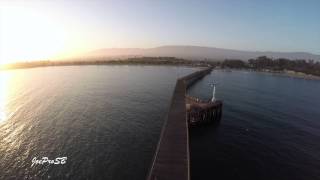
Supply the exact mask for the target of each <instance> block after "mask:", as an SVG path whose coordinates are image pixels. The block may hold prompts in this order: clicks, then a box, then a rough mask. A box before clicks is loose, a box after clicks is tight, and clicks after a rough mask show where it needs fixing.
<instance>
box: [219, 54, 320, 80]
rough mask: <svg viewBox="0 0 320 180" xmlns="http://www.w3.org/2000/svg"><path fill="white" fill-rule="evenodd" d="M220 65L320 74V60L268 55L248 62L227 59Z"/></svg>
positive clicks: (223, 66)
mask: <svg viewBox="0 0 320 180" xmlns="http://www.w3.org/2000/svg"><path fill="white" fill-rule="evenodd" d="M218 65H220V66H221V67H222V68H238V69H241V68H246V69H253V70H264V69H268V70H271V71H284V70H291V71H295V72H302V73H305V74H311V75H317V76H320V62H319V61H317V62H316V61H314V60H304V59H301V60H290V59H285V58H278V59H272V58H269V57H267V56H260V57H257V58H256V59H249V60H248V61H246V62H245V61H242V60H238V59H226V60H224V61H223V62H221V63H220V64H218Z"/></svg>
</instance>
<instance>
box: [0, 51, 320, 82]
mask: <svg viewBox="0 0 320 180" xmlns="http://www.w3.org/2000/svg"><path fill="white" fill-rule="evenodd" d="M218 63H219V62H215V61H212V62H208V61H192V60H185V59H177V58H170V57H148V58H129V59H124V60H92V61H88V60H79V61H33V62H32V61H31V62H19V63H13V64H6V65H0V71H7V70H17V69H30V68H40V67H57V66H99V65H143V66H148V65H150V66H152V65H161V66H184V67H195V68H196V67H215V68H214V69H220V70H245V71H249V72H261V73H267V74H270V75H276V76H283V77H291V78H300V79H306V80H320V76H316V75H312V74H306V73H302V72H297V71H293V70H282V71H275V70H271V69H252V68H222V67H220V66H218V65H217V64H218Z"/></svg>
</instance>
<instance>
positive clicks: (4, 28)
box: [0, 0, 320, 63]
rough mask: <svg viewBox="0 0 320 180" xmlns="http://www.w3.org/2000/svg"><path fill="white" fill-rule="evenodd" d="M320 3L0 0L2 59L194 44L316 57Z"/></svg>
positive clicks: (319, 47) (292, 0) (311, 0)
mask: <svg viewBox="0 0 320 180" xmlns="http://www.w3.org/2000/svg"><path fill="white" fill-rule="evenodd" d="M319 8H320V1H319V0H305V1H303V0H299V1H296V0H281V1H278V0H268V1H265V0H236V1H235V0H211V1H206V0H201V1H187V0H158V1H156V0H137V1H134V0H127V1H125V0H123V1H121V0H112V1H111V0H110V1H98V0H92V1H81V0H80V1H79V0H78V1H72V0H69V1H62V0H61V1H60V0H54V1H45V0H42V1H38V0H29V1H19V0H10V1H9V0H0V63H8V62H13V61H16V60H33V59H34V60H39V59H50V58H53V59H54V58H63V57H68V56H73V55H76V54H79V53H83V52H88V51H91V50H95V49H100V48H152V47H157V46H164V45H195V46H209V47H218V48H228V49H238V50H250V51H286V52H288V51H298V52H310V53H315V54H320V10H319Z"/></svg>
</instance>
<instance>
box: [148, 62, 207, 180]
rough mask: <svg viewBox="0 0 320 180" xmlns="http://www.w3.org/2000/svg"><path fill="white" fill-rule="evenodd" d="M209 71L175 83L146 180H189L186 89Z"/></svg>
mask: <svg viewBox="0 0 320 180" xmlns="http://www.w3.org/2000/svg"><path fill="white" fill-rule="evenodd" d="M210 72H211V68H206V69H204V70H201V71H197V72H195V73H192V74H190V75H188V76H185V77H183V78H180V79H178V80H177V82H176V86H175V89H174V93H173V96H172V99H171V105H170V110H169V113H168V116H167V118H166V120H165V123H164V125H163V127H162V131H161V135H160V139H159V142H158V146H157V149H156V152H155V155H154V158H153V162H152V165H151V168H150V171H149V174H148V176H147V179H148V180H171V179H172V180H189V179H190V158H189V128H188V127H189V122H188V120H187V109H186V90H187V88H188V87H190V86H191V85H192V84H193V83H195V82H196V81H197V80H199V79H201V78H202V77H204V76H205V75H207V74H209V73H210Z"/></svg>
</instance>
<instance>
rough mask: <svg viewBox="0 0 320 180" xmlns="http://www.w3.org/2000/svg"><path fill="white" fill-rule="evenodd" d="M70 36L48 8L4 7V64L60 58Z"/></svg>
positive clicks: (0, 50)
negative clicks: (45, 10) (38, 9)
mask: <svg viewBox="0 0 320 180" xmlns="http://www.w3.org/2000/svg"><path fill="white" fill-rule="evenodd" d="M66 36H67V35H66V31H65V29H64V27H63V26H62V25H61V24H60V23H59V22H58V21H57V20H56V19H54V18H52V17H50V16H48V15H46V14H45V13H44V12H41V13H40V12H39V11H35V10H33V9H30V8H26V7H22V6H20V7H16V6H14V7H9V6H5V7H0V39H1V40H0V64H7V63H12V62H16V61H32V60H44V59H50V58H56V57H58V56H59V54H61V53H62V52H63V50H64V48H65V41H66Z"/></svg>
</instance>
